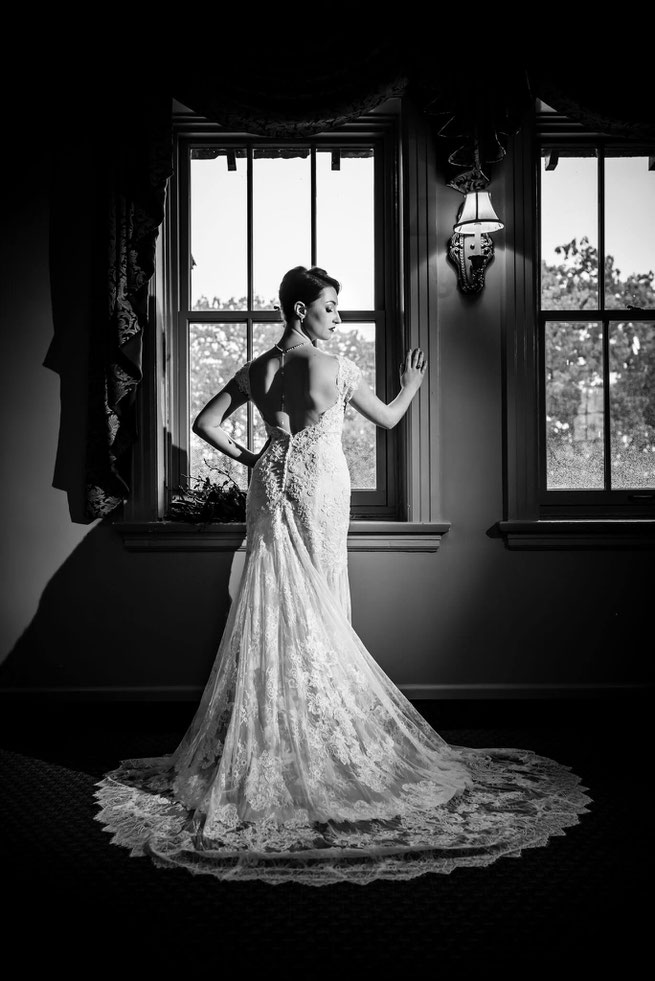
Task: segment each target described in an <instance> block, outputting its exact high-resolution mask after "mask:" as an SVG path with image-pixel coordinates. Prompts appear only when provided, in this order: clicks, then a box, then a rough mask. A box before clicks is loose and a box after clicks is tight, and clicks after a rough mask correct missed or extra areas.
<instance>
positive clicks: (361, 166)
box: [167, 122, 402, 519]
mask: <svg viewBox="0 0 655 981" xmlns="http://www.w3.org/2000/svg"><path fill="white" fill-rule="evenodd" d="M354 130H355V131H354V132H353V131H352V129H351V131H350V132H339V133H335V134H330V135H329V136H325V137H320V138H313V139H308V140H284V141H273V140H266V139H261V138H251V137H245V138H244V136H243V135H241V136H238V135H234V136H228V135H226V134H224V133H222V132H220V131H219V130H218V127H216V133H215V135H213V136H212V137H211V138H207V136H203V137H197V138H196V137H194V136H191V135H190V136H187V135H183V136H181V137H180V139H179V144H178V162H177V168H176V188H175V193H176V200H177V206H176V208H175V220H174V223H173V224H174V226H175V227H174V228H173V229H172V236H173V239H174V240H175V243H176V247H175V249H174V250H172V255H174V256H175V257H176V261H175V269H174V270H173V273H174V275H173V276H172V282H173V283H174V284H176V287H175V289H174V290H173V295H172V297H171V303H172V306H173V307H174V309H175V310H176V326H175V332H174V334H173V336H172V337H171V341H170V343H171V351H172V353H173V357H174V363H175V365H176V367H177V370H176V371H175V372H174V373H173V375H172V378H171V382H170V385H171V388H170V393H169V397H170V399H171V402H172V406H173V411H172V414H171V430H172V431H171V437H172V438H171V452H170V455H169V461H168V470H169V473H168V478H167V484H168V486H169V487H170V488H176V487H178V486H184V485H185V484H186V482H187V481H189V480H190V481H191V482H193V481H194V480H197V479H202V478H204V477H206V476H211V475H212V473H215V472H216V471H221V472H223V473H227V474H228V475H229V476H230V477H231V478H232V479H233V480H235V481H236V482H237V483H238V484H239V485H240V486H241V487H242V488H244V489H245V487H246V486H247V481H248V479H249V477H250V471H248V470H247V469H246V468H244V467H242V466H240V465H239V464H236V463H233V462H232V461H231V460H229V459H228V458H226V457H225V456H224V455H222V454H220V453H219V452H218V451H216V450H214V449H213V448H212V447H210V446H208V445H207V444H206V443H204V442H203V441H202V440H200V439H199V438H198V437H197V436H196V435H195V434H193V433H192V432H191V424H192V422H193V418H194V417H195V415H196V414H197V413H198V411H199V410H200V409H201V408H202V406H203V405H204V404H205V403H206V402H207V401H208V400H209V399H210V398H211V397H212V396H213V395H214V394H215V393H216V392H217V391H219V389H220V388H221V386H222V385H223V384H224V383H225V382H226V381H227V380H228V379H229V378H230V377H231V376H232V375H233V374H234V372H235V371H236V369H237V368H238V367H239V366H240V365H241V364H243V363H244V362H245V361H247V360H250V359H251V358H254V357H257V355H258V354H260V353H262V352H263V351H265V350H267V349H268V348H270V347H271V346H272V345H273V344H274V343H275V341H276V340H277V339H278V338H279V336H280V334H281V331H282V318H281V313H280V312H279V310H278V309H277V307H276V304H277V302H278V301H277V290H278V286H279V283H280V280H281V278H282V276H283V274H284V273H285V272H286V271H287V269H289V268H291V267H292V266H295V265H298V264H302V265H306V266H310V265H319V266H322V267H324V268H325V269H327V271H328V272H329V273H330V274H331V275H334V276H336V278H337V279H339V280H340V281H341V282H342V292H341V293H340V296H339V313H340V317H341V320H342V325H341V326H340V328H339V330H338V332H337V334H336V335H335V344H334V349H335V351H339V352H340V353H342V354H345V355H347V356H349V357H352V358H353V359H354V360H356V361H357V363H358V364H359V365H360V366H361V367H363V370H364V374H365V377H366V379H367V381H368V383H369V384H370V385H371V387H372V388H374V390H376V391H377V393H378V395H379V396H380V398H382V399H384V400H386V401H388V400H389V399H390V398H391V397H393V396H391V395H389V394H388V391H389V383H390V381H391V383H392V384H393V382H392V380H390V379H389V377H388V366H389V365H391V364H395V362H396V360H398V359H397V358H396V356H395V351H396V348H397V347H398V346H399V345H400V346H402V339H401V338H400V337H399V336H398V335H397V334H396V336H394V334H393V331H392V330H391V329H390V327H389V324H392V325H397V324H398V322H399V317H398V308H399V304H398V289H397V286H396V283H397V279H398V276H397V274H396V275H394V270H393V266H392V265H391V264H392V263H393V261H394V249H393V242H394V240H395V239H396V238H397V236H398V232H399V230H398V228H394V227H393V226H394V215H395V214H396V213H397V208H396V206H395V202H394V195H395V188H396V184H397V169H396V162H395V158H396V154H395V152H394V144H393V139H392V136H393V132H392V130H391V129H390V127H389V125H388V123H387V124H383V123H381V122H380V123H378V124H377V125H376V124H375V122H372V123H371V125H370V126H368V127H367V130H366V131H365V132H363V133H362V132H357V127H354ZM394 394H395V392H394ZM225 428H226V430H227V431H229V432H230V433H231V435H233V436H234V438H236V439H237V440H239V441H241V442H244V443H245V444H246V445H249V446H251V447H253V448H255V449H257V448H259V447H261V446H262V445H263V443H264V442H265V439H266V434H265V431H264V427H263V424H262V422H261V419H260V417H259V413H258V412H257V410H256V408H255V406H254V405H253V404H252V403H248V404H247V405H245V406H243V407H242V408H240V409H238V410H237V411H236V412H235V413H234V414H233V415H232V416H230V417H229V419H227V420H226V424H225ZM344 449H345V452H346V456H347V459H348V463H349V468H350V472H351V479H352V487H353V494H352V511H353V516H354V517H363V518H382V519H395V518H397V517H398V511H399V507H400V502H399V496H398V486H397V469H398V463H397V457H398V440H397V434H396V433H395V432H393V431H392V432H386V431H384V430H382V429H378V428H377V427H376V426H374V425H373V424H372V423H369V422H368V421H367V420H365V419H364V418H363V417H362V416H361V415H359V413H357V412H356V411H355V410H354V409H353V408H352V407H350V408H348V409H347V412H346V421H345V424H344Z"/></svg>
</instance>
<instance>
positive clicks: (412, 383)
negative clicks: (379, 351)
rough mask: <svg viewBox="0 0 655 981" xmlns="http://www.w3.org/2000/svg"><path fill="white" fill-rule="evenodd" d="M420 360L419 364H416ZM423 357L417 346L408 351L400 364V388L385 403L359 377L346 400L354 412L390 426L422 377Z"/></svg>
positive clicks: (380, 424)
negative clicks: (396, 393)
mask: <svg viewBox="0 0 655 981" xmlns="http://www.w3.org/2000/svg"><path fill="white" fill-rule="evenodd" d="M417 364H422V365H423V367H422V368H417ZM426 366H427V361H426V360H425V358H424V355H423V352H422V350H421V348H420V347H417V348H414V350H411V351H408V352H407V354H406V355H405V360H404V361H403V362H402V364H401V365H400V392H399V393H398V395H397V396H396V397H395V399H394V400H393V401H392V402H389V404H388V405H387V404H386V403H385V402H383V401H382V400H381V399H379V398H378V397H377V395H376V394H375V392H374V391H373V389H372V388H370V386H369V385H367V383H366V382H365V381H364V379H363V378H362V379H361V381H360V382H359V384H358V385H357V388H356V389H355V390H354V392H353V393H352V395H351V397H350V404H351V405H354V407H355V408H356V409H357V411H358V412H361V414H362V415H363V416H364V417H365V418H366V419H368V420H369V421H370V422H374V423H375V425H376V426H381V427H382V428H383V429H393V427H394V426H396V425H397V424H398V423H399V422H400V420H401V419H402V417H403V416H404V415H405V413H406V412H407V410H408V409H409V407H410V405H411V403H412V399H413V398H414V396H415V395H416V393H417V392H418V390H419V388H420V387H421V384H422V382H423V379H424V378H425V372H426Z"/></svg>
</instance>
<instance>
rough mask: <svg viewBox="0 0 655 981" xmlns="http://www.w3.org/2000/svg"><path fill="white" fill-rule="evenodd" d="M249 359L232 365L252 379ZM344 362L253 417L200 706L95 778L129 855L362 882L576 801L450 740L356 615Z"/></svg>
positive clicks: (534, 826) (500, 846)
mask: <svg viewBox="0 0 655 981" xmlns="http://www.w3.org/2000/svg"><path fill="white" fill-rule="evenodd" d="M249 367H250V362H248V363H246V364H244V365H243V366H242V367H241V368H240V369H239V371H238V372H237V374H236V379H237V382H238V384H239V387H240V389H241V390H242V391H244V392H245V393H246V394H247V395H248V397H251V395H250V385H249ZM360 378H361V372H360V369H359V368H358V367H357V365H356V364H355V363H354V362H353V361H351V360H350V359H348V358H346V357H343V356H338V368H337V393H338V394H337V399H336V401H335V403H334V404H333V405H332V406H331V407H330V408H329V409H327V411H325V412H324V413H323V414H322V415H321V416H320V418H319V421H318V422H317V423H315V424H313V425H311V426H308V427H306V428H305V429H302V430H300V431H299V432H296V433H295V434H292V433H290V432H289V431H287V430H285V429H284V428H282V427H280V426H273V425H270V424H269V423H266V422H265V427H266V431H267V434H268V436H269V437H270V442H269V445H268V448H267V449H266V451H265V452H264V453H263V455H262V456H261V457H260V458H259V460H258V461H257V463H256V465H255V467H254V468H253V472H252V479H251V482H250V485H249V488H248V493H247V503H246V511H247V514H246V529H247V531H246V534H247V538H246V559H245V565H244V569H243V574H242V577H241V580H240V584H239V588H238V592H237V595H236V597H235V599H234V602H233V603H232V606H231V608H230V612H229V615H228V619H227V623H226V626H225V630H224V633H223V636H222V639H221V641H220V645H219V648H218V653H217V656H216V660H215V662H214V665H213V668H212V671H211V674H210V677H209V680H208V682H207V685H206V687H205V690H204V694H203V696H202V699H201V701H200V705H199V707H198V710H197V712H196V713H195V716H194V718H193V720H192V722H191V724H190V726H189V728H188V730H187V732H186V734H185V735H184V736H183V738H182V740H181V742H180V744H179V745H178V747H177V748H176V749H175V750H174V751H173V752H172V753H170V754H169V755H165V756H160V757H153V758H145V759H143V758H142V759H131V760H123V761H122V763H121V764H120V766H119V767H118V768H117V769H115V770H113V771H111V772H109V773H107V774H105V776H104V777H103V778H102V779H101V780H100V781H99V783H98V784H97V787H98V790H97V791H96V797H97V799H98V801H99V804H100V810H99V812H98V813H97V815H96V817H97V820H98V821H100V822H101V823H102V824H103V826H104V829H105V830H106V831H108V832H110V833H111V834H112V835H113V837H112V841H113V842H114V843H115V844H116V845H120V846H123V847H126V848H129V849H130V850H131V854H132V855H133V856H142V855H148V856H150V858H151V859H152V860H153V861H154V862H155V863H156V864H157V865H158V866H168V867H173V868H175V867H184V868H186V869H189V870H190V871H191V872H194V873H207V874H209V875H212V876H215V877H217V878H219V879H224V880H237V881H242V880H248V879H259V880H263V881H266V882H268V883H272V884H276V883H282V882H299V883H304V884H308V885H317V886H318V885H324V884H328V883H333V882H340V881H348V882H355V883H360V884H364V883H367V882H371V881H373V880H375V879H408V878H411V877H413V876H416V875H421V874H423V873H426V872H438V873H447V872H451V871H452V870H453V869H455V868H456V867H457V866H483V865H488V864H489V863H491V862H493V861H495V860H496V859H498V858H500V857H501V856H518V855H519V854H520V852H521V850H522V849H523V848H527V847H534V846H538V845H545V844H547V842H548V840H549V838H550V837H551V836H553V835H562V834H564V830H563V829H564V828H566V827H568V826H570V825H574V824H577V823H578V821H579V815H581V814H584V813H585V812H586V811H587V807H586V805H587V804H589V803H590V798H589V797H588V796H587V795H586V794H585V793H584V790H585V789H586V788H584V787H582V786H581V784H580V778H579V777H578V776H576V775H575V774H574V773H572V772H571V770H570V768H569V767H567V766H566V765H563V764H560V763H557V762H555V761H553V760H551V759H547V758H544V757H542V756H538V755H536V754H535V753H533V752H532V751H530V750H526V749H514V748H485V749H480V748H470V747H466V746H455V745H450V744H448V743H447V742H446V741H445V740H444V739H443V738H442V737H441V736H440V735H438V733H437V732H436V731H435V730H434V729H433V728H432V727H431V726H430V725H429V724H428V723H427V721H426V720H425V719H424V718H423V716H422V715H421V714H420V712H419V711H418V710H417V709H416V708H415V707H414V706H413V705H412V704H411V703H410V702H409V701H408V699H407V698H406V697H405V696H404V695H403V694H402V693H401V692H400V690H399V689H398V688H397V687H396V685H395V684H394V683H393V682H392V681H391V679H390V678H389V677H388V676H387V675H386V674H385V672H384V671H383V670H382V669H381V668H380V666H379V665H378V664H377V663H376V661H375V659H374V658H373V657H372V655H371V654H370V653H369V651H368V650H367V649H366V647H365V646H364V644H363V643H362V641H361V640H360V638H359V636H358V635H357V633H356V632H355V630H354V629H353V627H352V624H351V607H350V590H349V582H348V567H347V548H346V543H347V533H348V525H349V520H350V517H349V516H350V475H349V471H348V466H347V462H346V457H345V455H344V452H343V448H342V427H343V420H344V414H345V409H346V406H347V403H348V401H349V400H350V398H351V396H352V394H353V392H354V391H355V389H356V387H357V385H358V383H359V380H360ZM407 642H408V643H411V636H408V638H407Z"/></svg>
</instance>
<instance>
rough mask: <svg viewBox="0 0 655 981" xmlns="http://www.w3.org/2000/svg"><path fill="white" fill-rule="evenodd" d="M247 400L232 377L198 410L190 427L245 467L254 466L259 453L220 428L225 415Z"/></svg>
mask: <svg viewBox="0 0 655 981" xmlns="http://www.w3.org/2000/svg"><path fill="white" fill-rule="evenodd" d="M247 401H248V396H247V395H246V394H245V392H243V391H242V390H241V389H240V388H239V386H238V384H237V382H236V381H235V380H234V378H232V379H230V381H229V382H228V383H227V385H226V386H225V388H223V389H221V391H220V392H218V393H217V394H216V395H215V396H214V397H213V399H210V400H209V402H208V403H207V405H206V406H205V407H204V408H203V409H201V410H200V412H199V413H198V415H197V416H196V418H195V419H194V421H193V426H192V427H191V428H192V430H193V432H194V433H195V434H196V436H200V438H201V439H204V441H205V442H206V443H209V445H210V446H213V447H215V449H217V450H220V452H221V453H225V455H226V456H229V457H231V459H233V460H237V461H238V462H239V463H244V464H245V465H246V466H247V467H254V465H255V464H256V463H257V460H258V459H259V457H260V455H261V454H260V453H253V452H252V450H249V449H248V447H247V446H242V445H241V443H237V441H236V440H234V439H232V437H231V436H228V434H227V433H226V432H225V430H224V429H223V428H222V425H223V422H224V421H225V420H226V419H227V417H228V416H230V415H231V414H232V413H233V412H234V411H235V409H238V408H239V406H241V405H243V404H244V402H247Z"/></svg>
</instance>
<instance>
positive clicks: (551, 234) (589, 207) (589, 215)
mask: <svg viewBox="0 0 655 981" xmlns="http://www.w3.org/2000/svg"><path fill="white" fill-rule="evenodd" d="M596 167H597V162H596V160H595V158H592V157H586V158H582V159H576V158H566V157H562V158H560V160H559V162H558V164H557V167H556V168H555V170H552V171H548V172H547V173H545V174H544V172H543V161H542V179H544V192H545V193H544V198H545V200H544V208H543V211H542V215H541V235H542V249H543V252H542V258H543V259H544V260H545V261H546V262H547V263H548V264H549V265H558V264H559V263H561V262H562V261H563V258H562V257H561V256H558V255H556V253H555V247H556V246H558V245H565V244H566V243H568V242H570V241H571V240H572V239H574V238H577V239H578V241H579V240H580V238H581V236H582V235H585V234H587V235H588V236H589V239H590V241H591V243H592V244H593V245H594V246H595V247H596V246H597V245H598V228H597V211H596V193H597V192H596V176H595V175H596ZM575 168H577V170H578V171H580V180H575V179H572V173H573V170H574V169H575ZM583 171H584V173H583ZM546 187H547V190H546ZM605 187H606V193H605V231H606V238H605V250H606V252H607V254H608V255H612V256H614V261H615V266H616V267H618V268H619V269H620V270H621V275H622V278H624V279H625V277H626V276H629V275H630V274H632V273H647V272H650V271H651V270H655V171H652V170H651V171H649V170H648V165H647V159H646V158H645V157H608V158H607V159H606V161H605Z"/></svg>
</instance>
